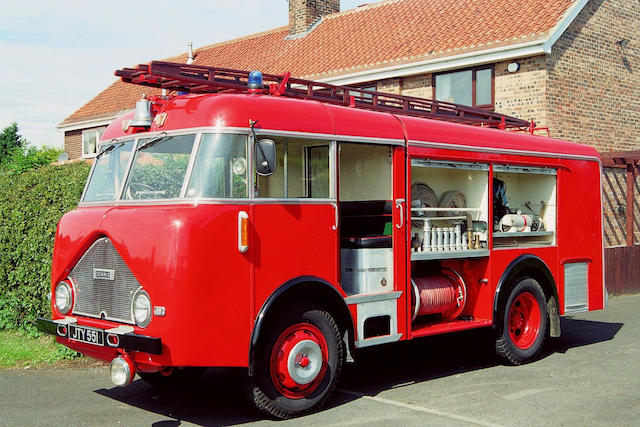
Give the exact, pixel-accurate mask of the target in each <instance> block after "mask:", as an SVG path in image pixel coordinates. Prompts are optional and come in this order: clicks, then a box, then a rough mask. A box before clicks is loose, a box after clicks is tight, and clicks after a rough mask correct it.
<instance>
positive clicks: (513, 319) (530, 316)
mask: <svg viewBox="0 0 640 427" xmlns="http://www.w3.org/2000/svg"><path fill="white" fill-rule="evenodd" d="M540 320H541V319H540V306H539V305H538V301H537V300H536V298H535V297H534V296H533V294H531V292H523V293H521V294H520V295H518V297H517V298H516V299H515V301H513V304H511V308H510V309H509V335H510V336H511V341H513V343H514V344H515V345H516V347H518V348H521V349H523V350H526V349H527V348H529V347H531V345H532V344H533V343H534V342H535V341H536V338H538V334H539V333H540V324H541V322H540Z"/></svg>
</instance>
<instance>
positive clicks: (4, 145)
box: [0, 122, 27, 163]
mask: <svg viewBox="0 0 640 427" xmlns="http://www.w3.org/2000/svg"><path fill="white" fill-rule="evenodd" d="M26 145H27V142H26V141H25V140H24V138H22V136H20V134H19V133H18V124H17V123H16V122H13V123H11V124H10V125H9V126H7V127H6V128H4V129H3V130H2V133H0V163H4V162H5V161H6V160H7V159H8V158H10V157H11V156H12V155H13V153H15V151H16V149H19V150H22V149H23V148H24V147H25V146H26Z"/></svg>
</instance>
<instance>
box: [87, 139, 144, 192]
mask: <svg viewBox="0 0 640 427" xmlns="http://www.w3.org/2000/svg"><path fill="white" fill-rule="evenodd" d="M132 147H133V140H132V141H126V142H118V143H115V144H112V145H109V146H103V147H102V150H101V151H100V153H99V154H98V157H97V159H96V165H95V167H94V168H93V173H92V174H91V178H89V184H88V185H87V191H86V192H85V195H84V199H83V201H85V202H103V201H109V200H115V199H116V198H117V196H118V195H119V193H120V190H121V189H122V182H123V179H124V174H125V171H126V169H127V164H128V163H129V157H130V156H131V148H132Z"/></svg>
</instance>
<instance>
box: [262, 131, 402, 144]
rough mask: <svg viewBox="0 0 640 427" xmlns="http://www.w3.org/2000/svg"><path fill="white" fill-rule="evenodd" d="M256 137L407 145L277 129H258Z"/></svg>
mask: <svg viewBox="0 0 640 427" xmlns="http://www.w3.org/2000/svg"><path fill="white" fill-rule="evenodd" d="M256 135H273V136H293V137H305V138H312V139H323V140H335V141H339V142H362V143H364V144H382V145H405V140H404V139H391V138H388V139H387V138H376V137H367V136H352V135H338V134H329V133H313V132H292V131H283V130H275V129H256Z"/></svg>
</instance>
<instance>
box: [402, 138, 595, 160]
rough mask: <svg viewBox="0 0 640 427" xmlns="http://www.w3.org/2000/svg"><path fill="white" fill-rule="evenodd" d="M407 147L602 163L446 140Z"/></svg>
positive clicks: (416, 142)
mask: <svg viewBox="0 0 640 427" xmlns="http://www.w3.org/2000/svg"><path fill="white" fill-rule="evenodd" d="M408 145H409V147H429V148H440V149H445V150H455V151H472V152H477V153H487V152H488V153H492V154H512V155H519V156H535V157H548V158H557V159H571V160H587V161H592V162H598V163H599V164H602V162H601V160H600V158H598V157H594V156H581V155H576V154H560V153H547V152H544V151H529V150H513V149H507V148H492V147H476V146H473V145H462V144H460V145H458V144H451V143H446V142H428V141H415V140H410V141H408Z"/></svg>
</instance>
